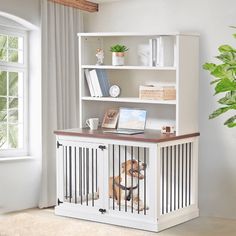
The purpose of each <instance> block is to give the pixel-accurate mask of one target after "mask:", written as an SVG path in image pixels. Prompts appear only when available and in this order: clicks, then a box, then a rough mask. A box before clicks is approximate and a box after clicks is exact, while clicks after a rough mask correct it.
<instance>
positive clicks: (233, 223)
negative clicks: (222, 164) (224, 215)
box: [0, 209, 236, 236]
mask: <svg viewBox="0 0 236 236" xmlns="http://www.w3.org/2000/svg"><path fill="white" fill-rule="evenodd" d="M67 235H68V236H154V235H158V236H236V220H227V219H220V218H209V217H199V218H197V219H195V220H192V221H189V222H187V223H184V224H181V225H178V226H175V227H172V228H170V229H168V230H165V231H162V232H160V233H158V234H157V233H152V232H147V231H141V230H134V229H129V228H124V227H118V226H113V225H107V224H100V223H95V222H89V221H83V220H77V219H71V218H64V217H59V216H55V215H54V212H53V209H44V210H39V209H30V210H26V211H21V212H16V213H11V214H5V215H1V216H0V236H67Z"/></svg>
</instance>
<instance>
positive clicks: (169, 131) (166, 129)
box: [161, 125, 175, 134]
mask: <svg viewBox="0 0 236 236" xmlns="http://www.w3.org/2000/svg"><path fill="white" fill-rule="evenodd" d="M174 132H175V127H174V126H168V125H166V126H162V127H161V133H162V134H173V133H174Z"/></svg>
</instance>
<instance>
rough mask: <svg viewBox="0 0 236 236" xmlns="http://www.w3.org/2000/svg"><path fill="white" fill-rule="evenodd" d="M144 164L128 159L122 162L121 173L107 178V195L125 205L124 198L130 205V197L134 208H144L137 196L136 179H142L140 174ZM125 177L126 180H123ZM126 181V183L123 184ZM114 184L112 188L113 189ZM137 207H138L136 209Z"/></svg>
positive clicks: (142, 176)
mask: <svg viewBox="0 0 236 236" xmlns="http://www.w3.org/2000/svg"><path fill="white" fill-rule="evenodd" d="M145 168H146V165H145V164H144V163H142V162H138V161H137V160H135V159H134V160H128V161H126V162H123V163H122V173H121V175H120V177H119V176H115V177H114V181H113V177H110V178H109V196H110V198H113V196H114V199H116V202H117V204H118V205H119V204H120V205H125V200H126V201H127V203H128V205H129V206H130V199H131V198H132V199H133V207H134V209H135V210H139V211H142V210H144V204H143V202H142V200H141V199H140V198H139V197H138V188H139V186H138V183H139V181H138V180H142V179H144V175H143V174H141V171H143V170H144V169H145ZM125 179H126V180H125ZM125 182H126V184H125ZM113 185H114V189H113ZM138 208H139V209H138Z"/></svg>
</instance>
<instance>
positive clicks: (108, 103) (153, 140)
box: [55, 33, 199, 232]
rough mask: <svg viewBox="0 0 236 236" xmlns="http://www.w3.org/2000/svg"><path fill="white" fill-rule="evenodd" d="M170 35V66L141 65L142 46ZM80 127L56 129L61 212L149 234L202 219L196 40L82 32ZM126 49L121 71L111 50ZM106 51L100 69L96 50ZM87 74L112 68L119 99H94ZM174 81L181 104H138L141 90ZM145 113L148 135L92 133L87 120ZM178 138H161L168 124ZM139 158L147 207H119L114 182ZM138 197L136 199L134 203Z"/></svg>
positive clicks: (179, 36)
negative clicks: (112, 112) (122, 110)
mask: <svg viewBox="0 0 236 236" xmlns="http://www.w3.org/2000/svg"><path fill="white" fill-rule="evenodd" d="M164 35H165V36H171V37H173V38H174V42H175V47H174V48H175V52H174V55H175V63H174V64H173V66H167V67H165V66H162V67H160V66H143V65H140V63H139V56H138V48H139V45H141V44H147V43H148V42H149V40H150V39H151V38H156V37H159V36H164ZM78 37H79V70H80V76H79V78H78V79H79V84H80V91H79V96H80V128H78V129H72V130H62V131H56V132H55V134H56V135H57V180H58V181H57V191H58V192H57V196H58V206H56V209H55V211H56V214H58V215H64V216H69V217H75V218H81V219H88V220H94V221H98V222H105V223H110V224H117V225H122V226H127V227H134V228H139V229H145V230H150V231H155V232H157V231H160V230H163V229H166V228H168V227H170V226H173V225H176V224H179V223H182V222H184V221H187V220H189V219H192V218H194V217H197V216H198V215H199V210H198V197H197V196H198V188H197V186H198V184H197V179H198V177H197V176H198V175H197V173H198V136H199V133H198V71H199V64H198V61H199V55H198V54H199V36H198V35H197V34H185V33H79V34H78ZM114 44H124V45H126V46H127V47H128V48H129V51H128V53H127V55H126V58H125V60H126V63H125V65H124V66H112V65H111V52H110V51H109V49H110V46H112V45H114ZM97 48H102V49H103V50H104V52H105V60H104V65H95V64H96V57H95V53H96V49H97ZM85 69H105V70H107V74H108V78H109V82H110V84H111V85H112V84H117V85H119V87H120V88H121V91H122V92H121V96H120V97H118V98H112V97H91V96H90V94H89V90H88V86H87V83H86V79H85V76H84V70H85ZM156 83H162V84H167V85H168V84H175V87H176V100H141V99H139V98H138V92H139V86H140V85H148V84H154V85H155V84H156ZM119 107H130V108H144V109H145V110H147V114H148V117H147V124H146V128H147V130H146V131H145V133H144V134H137V135H131V136H127V135H117V134H107V133H103V129H99V130H97V131H90V130H88V129H87V128H85V121H86V119H88V118H90V117H99V119H100V120H102V118H103V116H104V113H105V112H106V110H107V109H109V108H119ZM166 124H171V125H174V126H175V127H176V133H175V134H169V135H167V134H161V133H160V128H161V127H162V126H163V125H166ZM130 159H131V160H132V159H136V160H138V161H142V162H144V163H145V165H146V169H145V177H144V179H143V180H140V182H139V187H138V194H139V198H140V199H142V201H143V202H144V205H145V207H144V209H139V207H138V209H134V207H133V205H132V204H131V205H130V204H129V206H127V204H126V202H125V205H121V204H119V203H117V202H116V199H114V197H113V199H112V198H110V197H109V178H113V180H114V177H115V176H120V174H121V172H122V168H121V164H122V163H123V162H125V161H127V160H130ZM132 201H133V199H132V198H131V200H130V203H132Z"/></svg>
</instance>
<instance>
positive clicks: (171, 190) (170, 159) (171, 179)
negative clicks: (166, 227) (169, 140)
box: [170, 146, 173, 212]
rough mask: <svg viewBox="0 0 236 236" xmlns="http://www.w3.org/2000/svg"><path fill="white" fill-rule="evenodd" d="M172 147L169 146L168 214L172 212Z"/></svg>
mask: <svg viewBox="0 0 236 236" xmlns="http://www.w3.org/2000/svg"><path fill="white" fill-rule="evenodd" d="M172 175H173V170H172V146H170V212H171V211H172Z"/></svg>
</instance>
